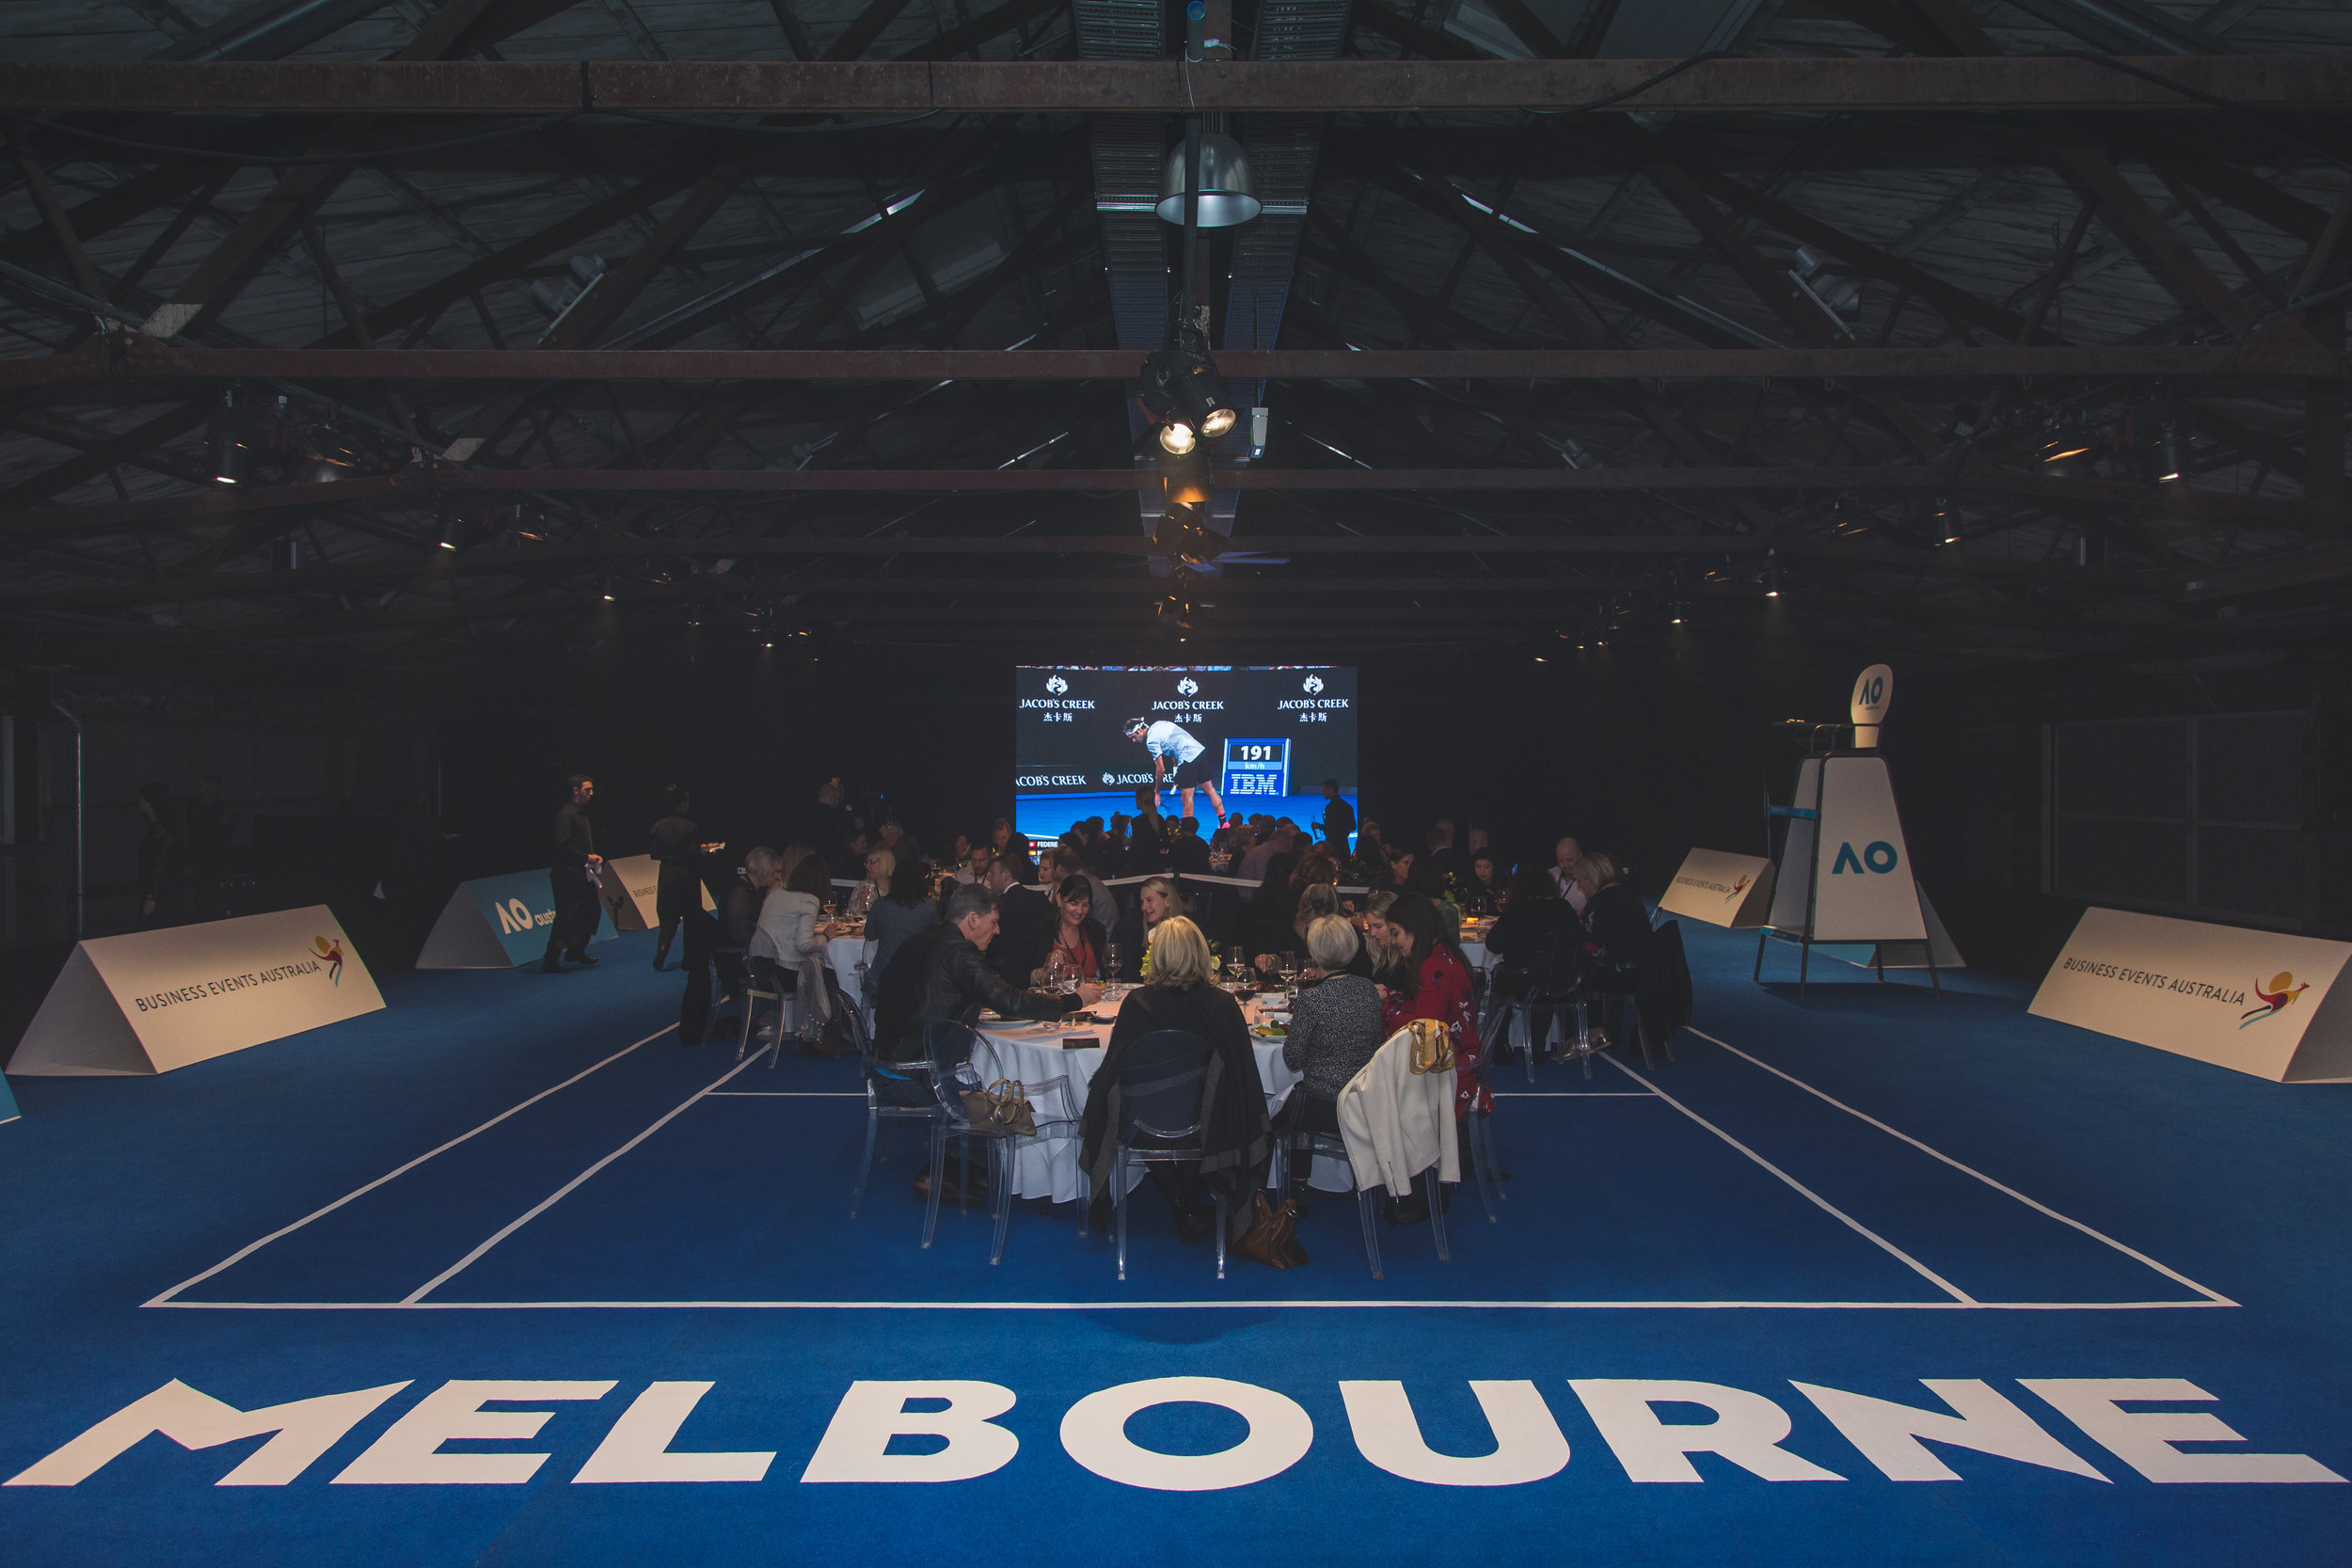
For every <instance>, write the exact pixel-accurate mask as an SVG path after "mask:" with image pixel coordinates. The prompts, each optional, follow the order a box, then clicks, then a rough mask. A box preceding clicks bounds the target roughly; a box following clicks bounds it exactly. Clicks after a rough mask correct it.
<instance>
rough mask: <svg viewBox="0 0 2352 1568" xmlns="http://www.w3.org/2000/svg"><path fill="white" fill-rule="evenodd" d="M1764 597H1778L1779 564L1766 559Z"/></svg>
mask: <svg viewBox="0 0 2352 1568" xmlns="http://www.w3.org/2000/svg"><path fill="white" fill-rule="evenodd" d="M1768 555H1769V552H1768ZM1764 596H1765V597H1766V598H1768V599H1777V598H1779V597H1780V562H1777V561H1772V560H1769V559H1768V560H1767V561H1766V562H1765V565H1764Z"/></svg>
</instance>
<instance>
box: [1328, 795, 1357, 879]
mask: <svg viewBox="0 0 2352 1568" xmlns="http://www.w3.org/2000/svg"><path fill="white" fill-rule="evenodd" d="M1323 798H1324V800H1327V801H1328V802H1329V804H1327V805H1326V806H1325V807H1324V808H1323V842H1324V843H1325V844H1327V845H1328V846H1329V847H1330V849H1331V855H1332V858H1333V859H1335V860H1337V859H1343V858H1345V856H1346V854H1347V850H1348V844H1347V841H1348V840H1349V838H1351V837H1352V836H1354V834H1355V832H1356V808H1355V807H1354V806H1351V805H1349V804H1348V803H1347V798H1346V797H1345V796H1343V795H1342V794H1341V793H1340V781H1339V780H1337V779H1326V780H1324V781H1323Z"/></svg>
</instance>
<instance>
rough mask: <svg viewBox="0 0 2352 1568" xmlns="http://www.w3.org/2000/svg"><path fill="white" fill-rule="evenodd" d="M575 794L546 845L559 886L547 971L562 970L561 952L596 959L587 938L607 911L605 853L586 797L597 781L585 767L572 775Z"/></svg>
mask: <svg viewBox="0 0 2352 1568" xmlns="http://www.w3.org/2000/svg"><path fill="white" fill-rule="evenodd" d="M569 782H570V784H571V790H572V793H571V799H570V800H566V801H565V802H564V809H563V810H561V811H559V812H557V813H556V814H555V832H554V835H553V838H554V842H553V843H552V844H551V845H550V846H549V857H548V881H549V882H550V883H551V884H553V886H554V889H555V919H554V921H553V922H552V923H551V924H549V926H548V953H547V957H546V958H543V959H541V960H540V962H539V967H540V968H541V969H543V970H545V971H546V972H547V973H548V974H562V973H563V971H564V965H563V963H562V962H561V961H560V960H561V959H562V958H569V959H571V960H572V962H574V963H576V964H588V965H594V964H595V963H596V959H595V958H592V957H590V956H589V953H588V944H589V943H590V942H594V941H595V940H596V921H597V918H598V916H599V914H600V913H601V911H603V908H604V905H603V902H602V898H601V895H602V893H603V884H602V883H601V882H600V881H599V880H598V874H599V873H600V872H601V871H602V870H603V868H604V857H603V856H602V855H599V854H597V853H596V833H595V832H594V831H593V830H592V829H591V828H590V827H589V824H588V802H589V801H590V800H594V799H596V780H594V779H592V778H590V777H589V776H588V775H587V774H585V773H575V774H573V775H572V776H571V779H570V781H569Z"/></svg>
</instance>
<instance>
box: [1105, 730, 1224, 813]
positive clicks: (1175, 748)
mask: <svg viewBox="0 0 2352 1568" xmlns="http://www.w3.org/2000/svg"><path fill="white" fill-rule="evenodd" d="M1127 738H1128V739H1130V740H1140V741H1142V742H1143V749H1144V750H1145V751H1147V752H1151V753H1152V794H1153V795H1154V796H1156V795H1158V794H1159V793H1160V791H1162V790H1164V789H1166V788H1167V787H1168V785H1169V784H1174V785H1175V786H1176V792H1177V794H1178V795H1179V796H1180V797H1182V799H1183V800H1184V816H1191V815H1192V792H1193V791H1194V790H1195V789H1204V790H1207V791H1208V794H1209V804H1210V805H1211V806H1212V807H1213V808H1215V810H1216V825H1217V826H1218V827H1220V828H1221V827H1223V826H1225V801H1224V800H1222V799H1221V798H1220V797H1219V796H1218V795H1217V792H1216V784H1215V783H1214V782H1213V781H1214V780H1215V779H1216V768H1214V767H1213V766H1212V765H1211V764H1210V763H1209V761H1208V760H1207V759H1208V752H1209V749H1208V748H1207V747H1206V746H1203V745H1201V744H1200V742H1199V741H1198V740H1195V739H1194V738H1193V737H1192V734H1191V732H1190V731H1188V730H1186V729H1184V727H1183V726H1182V725H1179V724H1172V723H1170V722H1168V721H1167V720H1165V719H1163V720H1160V721H1158V722H1157V723H1152V722H1150V721H1146V720H1142V719H1130V720H1128V721H1127Z"/></svg>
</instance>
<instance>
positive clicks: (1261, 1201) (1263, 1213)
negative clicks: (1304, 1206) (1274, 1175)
mask: <svg viewBox="0 0 2352 1568" xmlns="http://www.w3.org/2000/svg"><path fill="white" fill-rule="evenodd" d="M1256 1197H1257V1204H1258V1217H1257V1218H1256V1219H1255V1220H1253V1221H1251V1222H1250V1226H1249V1228H1248V1230H1247V1231H1245V1232H1243V1234H1242V1238H1241V1240H1240V1241H1238V1242H1235V1243H1233V1248H1232V1250H1233V1251H1234V1252H1235V1253H1236V1254H1238V1255H1239V1256H1241V1257H1243V1258H1247V1259H1249V1260H1250V1261H1251V1262H1253V1263H1263V1264H1264V1265H1265V1266H1266V1267H1268V1268H1270V1269H1295V1268H1296V1267H1298V1266H1299V1265H1300V1264H1301V1263H1304V1262H1305V1261H1306V1260H1307V1249H1306V1248H1305V1247H1303V1246H1300V1245H1299V1244H1298V1205H1297V1204H1295V1203H1293V1202H1292V1201H1291V1200H1290V1199H1289V1198H1284V1199H1283V1200H1282V1207H1280V1208H1279V1209H1277V1208H1274V1207H1273V1206H1272V1205H1270V1204H1268V1203H1267V1202H1266V1200H1265V1194H1263V1193H1259V1194H1257V1195H1256Z"/></svg>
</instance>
